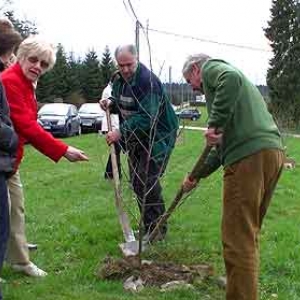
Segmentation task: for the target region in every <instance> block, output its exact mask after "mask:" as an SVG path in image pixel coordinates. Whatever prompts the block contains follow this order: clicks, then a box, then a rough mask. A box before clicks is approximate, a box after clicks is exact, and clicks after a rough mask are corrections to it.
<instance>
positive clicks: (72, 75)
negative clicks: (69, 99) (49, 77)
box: [67, 52, 82, 94]
mask: <svg viewBox="0 0 300 300" xmlns="http://www.w3.org/2000/svg"><path fill="white" fill-rule="evenodd" d="M81 69H82V64H81V61H80V59H76V58H75V56H74V53H73V52H71V53H70V56H69V58H68V76H67V82H68V86H69V91H70V93H78V94H81V93H82V89H81V82H80V74H81Z"/></svg>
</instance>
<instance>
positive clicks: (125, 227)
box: [106, 109, 136, 256]
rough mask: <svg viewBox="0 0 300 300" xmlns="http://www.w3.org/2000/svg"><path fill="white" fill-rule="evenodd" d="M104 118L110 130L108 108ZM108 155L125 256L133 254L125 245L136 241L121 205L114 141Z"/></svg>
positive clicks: (122, 248) (121, 246) (121, 245)
mask: <svg viewBox="0 0 300 300" xmlns="http://www.w3.org/2000/svg"><path fill="white" fill-rule="evenodd" d="M106 118H107V128H108V131H112V125H111V118H110V112H109V110H108V109H107V110H106ZM110 155H111V163H112V172H113V179H114V190H115V205H116V208H117V213H118V218H119V223H120V225H121V228H122V231H123V235H124V239H125V243H122V244H120V245H119V246H120V248H121V250H122V252H123V254H124V255H125V256H130V255H135V254H134V253H131V248H130V247H127V244H128V245H130V243H132V242H136V240H135V236H134V233H133V230H132V228H131V226H130V222H129V218H128V215H127V214H126V212H125V210H124V206H123V200H122V196H121V184H120V177H119V170H118V164H117V157H116V149H115V144H114V143H112V144H111V145H110Z"/></svg>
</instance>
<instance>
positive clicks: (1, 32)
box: [0, 19, 21, 299]
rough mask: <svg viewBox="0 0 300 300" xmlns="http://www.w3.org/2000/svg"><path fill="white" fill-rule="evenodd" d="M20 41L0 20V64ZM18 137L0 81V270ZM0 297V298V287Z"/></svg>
mask: <svg viewBox="0 0 300 300" xmlns="http://www.w3.org/2000/svg"><path fill="white" fill-rule="evenodd" d="M20 42H21V36H20V35H19V33H17V32H16V31H15V30H14V29H13V27H12V24H11V23H10V22H9V21H8V20H2V19H1V20H0V64H1V65H3V66H4V65H5V64H7V62H8V61H9V59H10V57H11V55H12V53H13V50H14V47H15V46H16V45H17V44H19V43H20ZM17 146H18V137H17V135H16V133H15V132H14V129H13V126H12V123H11V120H10V118H9V108H8V104H7V100H6V96H5V92H4V89H3V86H2V83H1V81H0V271H1V269H2V265H3V261H4V257H5V252H6V245H7V241H8V237H9V207H8V195H7V185H6V179H7V178H8V177H9V175H10V174H12V172H13V170H14V163H15V160H16V150H17ZM0 299H2V294H1V289H0Z"/></svg>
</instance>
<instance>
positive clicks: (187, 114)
mask: <svg viewBox="0 0 300 300" xmlns="http://www.w3.org/2000/svg"><path fill="white" fill-rule="evenodd" d="M176 115H177V117H178V118H180V119H189V120H193V121H196V120H198V119H199V118H200V117H201V112H200V111H199V110H198V109H196V108H195V109H191V108H187V109H183V110H181V111H178V112H176Z"/></svg>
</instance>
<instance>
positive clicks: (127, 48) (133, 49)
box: [115, 44, 137, 59]
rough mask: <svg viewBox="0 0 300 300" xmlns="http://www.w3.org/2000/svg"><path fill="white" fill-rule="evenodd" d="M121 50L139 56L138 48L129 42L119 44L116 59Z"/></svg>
mask: <svg viewBox="0 0 300 300" xmlns="http://www.w3.org/2000/svg"><path fill="white" fill-rule="evenodd" d="M121 52H129V53H131V54H132V55H133V56H135V57H137V50H136V47H135V45H132V44H129V45H123V46H118V47H117V48H116V50H115V59H117V57H118V56H119V54H120V53H121Z"/></svg>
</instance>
